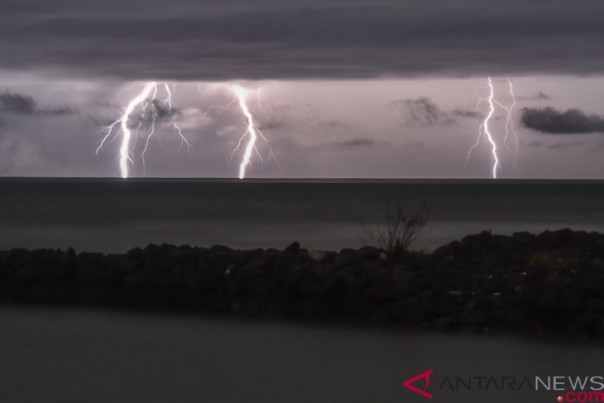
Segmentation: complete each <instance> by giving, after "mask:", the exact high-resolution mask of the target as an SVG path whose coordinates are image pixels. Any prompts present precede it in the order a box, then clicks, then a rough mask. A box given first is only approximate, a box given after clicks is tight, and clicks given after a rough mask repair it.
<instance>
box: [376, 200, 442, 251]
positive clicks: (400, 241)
mask: <svg viewBox="0 0 604 403" xmlns="http://www.w3.org/2000/svg"><path fill="white" fill-rule="evenodd" d="M429 213H430V208H429V206H428V205H427V204H426V203H423V204H422V205H421V206H420V207H419V208H418V209H415V210H410V209H407V208H406V207H404V206H403V205H401V204H392V203H390V204H388V207H387V210H386V215H385V217H384V221H383V223H381V224H379V225H378V226H377V227H367V226H366V227H365V228H364V232H365V234H366V235H367V237H368V238H369V241H370V242H371V243H372V244H374V245H375V246H377V247H378V248H380V249H383V250H385V251H386V253H387V254H388V255H389V256H391V257H394V256H399V255H400V254H401V253H403V252H405V251H407V250H409V247H410V246H411V244H413V242H415V241H416V240H417V238H418V237H419V235H420V233H421V232H422V230H423V229H424V227H425V226H426V223H427V222H428V216H429Z"/></svg>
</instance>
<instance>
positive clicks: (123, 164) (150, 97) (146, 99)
mask: <svg viewBox="0 0 604 403" xmlns="http://www.w3.org/2000/svg"><path fill="white" fill-rule="evenodd" d="M163 88H164V91H165V93H166V98H165V100H164V104H166V105H167V107H168V116H171V113H172V108H173V102H172V89H171V88H170V86H169V85H168V84H167V83H164V84H163ZM158 91H159V88H158V83H157V82H155V81H150V82H148V83H147V84H145V86H144V87H143V89H142V90H141V92H139V93H138V94H137V95H136V96H135V97H134V98H132V99H131V100H130V102H129V103H128V105H127V106H126V108H125V109H124V113H123V114H122V115H121V116H120V118H119V119H118V120H116V121H115V122H113V123H111V124H110V125H109V126H107V127H105V128H104V131H105V136H104V137H103V139H102V140H101V143H100V144H99V146H98V147H97V149H96V153H97V154H98V153H99V151H100V150H101V149H102V148H103V146H104V145H105V143H106V142H107V140H108V139H109V137H110V136H111V135H112V133H114V130H115V127H116V126H118V125H119V127H120V132H121V135H122V142H121V145H120V149H119V167H120V172H121V176H122V178H124V179H126V178H128V176H129V165H130V164H132V163H133V159H132V147H131V139H132V129H131V128H130V120H131V119H132V117H133V114H134V112H135V110H136V108H137V107H140V108H141V111H142V115H141V116H140V118H139V123H138V128H139V129H140V127H141V126H142V123H143V119H144V117H145V114H146V112H147V108H148V106H149V105H151V108H152V111H151V123H150V126H151V127H150V129H149V132H148V134H147V138H146V141H145V146H144V148H143V151H142V154H141V159H142V162H143V167H144V166H145V154H146V152H147V149H148V148H149V141H150V139H151V137H152V136H153V134H154V133H155V123H156V119H157V116H158V110H157V108H158V107H157V105H156V98H157V93H158ZM171 122H172V126H173V128H174V129H175V130H176V132H177V133H178V135H179V137H180V139H181V146H182V145H183V144H186V146H187V149H188V150H190V147H191V145H190V143H189V141H188V140H187V139H186V137H185V136H184V135H183V133H182V130H181V128H180V126H179V125H178V124H177V123H176V121H174V119H171ZM137 130H138V129H137Z"/></svg>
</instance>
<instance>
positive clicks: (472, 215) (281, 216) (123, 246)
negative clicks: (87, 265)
mask: <svg viewBox="0 0 604 403" xmlns="http://www.w3.org/2000/svg"><path fill="white" fill-rule="evenodd" d="M0 189H1V190H0V249H8V248H13V247H27V248H63V249H64V248H68V247H74V248H75V249H76V250H78V251H100V252H122V251H126V250H128V249H130V248H133V247H136V246H145V245H147V244H149V243H156V244H160V243H164V242H165V243H171V244H177V245H179V244H188V245H192V246H193V245H194V246H211V245H214V244H222V245H227V246H230V247H233V248H258V247H262V248H267V247H276V248H283V247H285V246H287V245H288V244H289V243H291V242H293V241H298V242H300V243H301V245H302V246H303V247H306V248H309V249H340V248H344V247H357V246H360V245H361V244H362V243H365V242H366V241H368V237H367V235H366V232H367V231H366V228H368V227H374V226H376V225H379V224H380V223H381V222H383V220H384V216H385V214H386V211H387V209H388V206H389V205H394V204H400V205H402V206H405V207H407V208H409V209H410V210H413V209H416V208H418V206H420V205H421V204H422V203H424V202H425V203H427V204H428V205H429V206H430V209H431V213H430V218H429V222H428V225H427V227H426V228H425V230H424V232H423V233H422V236H421V238H420V239H419V240H418V242H417V245H416V247H423V248H427V249H432V248H435V247H437V246H440V245H442V244H444V243H446V242H449V241H452V240H455V239H460V238H462V237H463V236H465V235H468V234H470V233H476V232H480V231H483V230H488V231H492V232H493V233H499V234H511V233H513V232H517V231H532V232H540V231H542V230H545V229H559V228H563V227H570V228H573V229H582V230H588V231H604V182H601V181H532V180H522V181H510V180H496V181H492V180H401V181H391V180H374V181H366V180H320V181H316V180H245V181H239V180H230V179H215V180H207V179H129V180H122V179H0Z"/></svg>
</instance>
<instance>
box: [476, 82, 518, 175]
mask: <svg viewBox="0 0 604 403" xmlns="http://www.w3.org/2000/svg"><path fill="white" fill-rule="evenodd" d="M506 82H507V86H508V91H509V96H510V99H511V102H509V103H508V104H504V103H503V102H501V101H499V100H498V99H497V98H496V96H495V88H494V85H493V80H492V79H491V77H488V81H487V83H488V89H489V95H488V96H487V97H486V98H485V97H483V96H481V95H480V94H478V92H475V95H476V96H477V97H478V101H477V103H476V108H479V107H480V105H481V104H482V103H486V104H487V105H488V108H489V110H488V113H487V115H486V116H485V118H484V120H483V122H482V123H481V124H480V126H479V128H478V138H477V139H476V142H475V143H474V145H473V146H472V147H470V150H469V151H468V156H467V158H466V163H467V162H468V161H469V159H470V156H471V154H472V151H473V150H474V149H475V148H476V147H477V146H478V145H479V144H480V141H481V140H482V139H486V140H487V142H488V143H489V144H490V146H491V155H492V160H493V167H492V177H493V178H495V179H496V178H497V173H498V171H499V168H500V159H499V155H498V149H497V143H496V142H495V137H494V135H493V132H492V126H491V121H492V119H493V116H494V114H495V112H496V109H497V108H500V109H501V110H503V111H505V136H504V138H503V145H504V146H505V148H506V149H507V150H508V151H512V153H513V159H512V164H513V169H514V172H516V165H517V164H516V160H517V157H518V151H519V149H520V139H519V137H518V133H517V132H516V128H515V125H514V108H515V107H516V96H515V94H514V85H513V83H512V80H511V79H510V78H509V77H508V78H506ZM510 137H511V138H512V141H513V147H512V149H510V146H509V142H510Z"/></svg>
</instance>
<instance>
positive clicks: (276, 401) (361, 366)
mask: <svg viewBox="0 0 604 403" xmlns="http://www.w3.org/2000/svg"><path fill="white" fill-rule="evenodd" d="M0 327H1V328H2V331H1V332H0V358H1V359H0V402H3V403H31V402H57V403H59V402H61V403H66V402H74V403H75V402H78V403H79V402H87V403H101V402H102V403H106V402H112V403H122V402H123V403H137V402H140V403H155V402H157V403H165V402H179V403H187V402H195V403H197V402H203V403H242V402H262V403H283V402H288V403H294V402H296V403H297V402H300V403H302V402H304V403H316V402H342V403H373V402H380V403H389V402H392V403H400V402H425V401H427V400H426V399H424V398H423V397H419V396H416V395H414V394H413V393H412V392H410V391H407V390H405V389H404V388H403V387H402V382H403V381H404V380H405V379H407V378H410V377H411V376H413V375H416V374H418V373H421V372H423V371H425V370H427V369H433V370H434V374H433V378H432V385H431V386H430V389H429V390H431V392H432V393H433V394H434V396H435V398H434V400H435V401H443V402H444V401H446V402H451V403H457V402H459V403H467V402H472V403H480V402H489V403H499V402H501V403H503V402H516V403H523V402H526V403H539V402H544V403H554V402H555V398H556V396H557V395H558V394H557V393H554V392H534V391H528V390H525V391H520V392H519V391H497V390H489V391H481V392H480V391H476V390H475V391H473V392H467V391H465V392H464V391H462V392H459V391H452V390H450V388H445V389H444V390H438V388H439V386H440V384H441V383H442V379H443V378H444V377H445V376H448V377H455V376H465V377H467V376H496V377H501V376H504V375H505V376H516V377H522V376H528V377H534V376H542V377H545V376H548V375H549V376H553V375H561V376H578V375H581V376H584V375H588V376H594V375H600V376H602V375H604V370H603V369H604V366H603V365H602V362H604V348H601V347H593V346H591V347H590V346H578V345H559V344H554V343H544V342H541V343H537V342H535V341H528V340H517V339H510V338H500V337H472V336H454V335H434V334H423V333H405V332H401V331H385V330H375V329H374V330H369V329H351V328H326V327H311V326H303V325H298V324H288V323H281V324H275V323H262V322H241V321H224V320H210V319H203V318H195V317H170V316H162V315H141V314H123V313H112V312H103V311H70V310H41V309H32V308H9V307H4V308H0Z"/></svg>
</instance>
